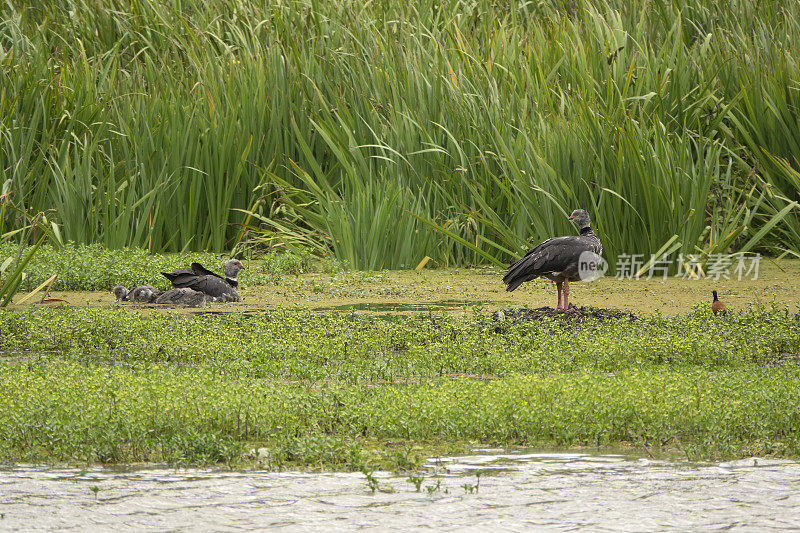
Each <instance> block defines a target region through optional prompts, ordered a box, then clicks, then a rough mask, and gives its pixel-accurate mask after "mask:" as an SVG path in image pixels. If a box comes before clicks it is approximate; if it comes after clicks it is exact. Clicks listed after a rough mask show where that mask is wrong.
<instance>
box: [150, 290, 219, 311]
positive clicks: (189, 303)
mask: <svg viewBox="0 0 800 533" xmlns="http://www.w3.org/2000/svg"><path fill="white" fill-rule="evenodd" d="M215 301H217V299H216V298H214V297H213V296H209V295H208V294H204V293H202V292H200V291H195V290H193V289H189V288H187V287H181V288H177V289H170V290H168V291H167V292H165V293H162V294H161V295H160V296H159V297H158V298H156V299H155V303H157V304H169V305H182V306H186V307H201V306H204V305H208V304H209V303H211V302H215Z"/></svg>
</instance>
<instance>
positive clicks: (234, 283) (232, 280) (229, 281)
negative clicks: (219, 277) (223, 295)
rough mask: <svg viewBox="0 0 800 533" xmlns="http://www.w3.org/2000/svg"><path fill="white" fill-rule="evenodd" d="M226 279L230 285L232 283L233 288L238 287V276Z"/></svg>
mask: <svg viewBox="0 0 800 533" xmlns="http://www.w3.org/2000/svg"><path fill="white" fill-rule="evenodd" d="M225 281H227V282H228V285H230V286H231V287H233V288H236V287H238V286H239V281H238V280H237V279H236V277H232V278H225Z"/></svg>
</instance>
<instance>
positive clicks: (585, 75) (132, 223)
mask: <svg viewBox="0 0 800 533" xmlns="http://www.w3.org/2000/svg"><path fill="white" fill-rule="evenodd" d="M798 49H800V5H798V3H797V2H794V1H775V2H769V3H764V2H757V1H755V0H745V1H742V2H733V3H731V2H728V3H725V2H723V3H720V2H716V1H713V0H680V1H675V2H649V1H647V0H636V1H632V2H629V1H623V0H602V1H589V0H577V1H570V2H562V1H559V0H549V1H544V2H533V3H531V2H523V3H518V4H515V3H512V4H508V5H505V4H503V5H501V4H497V3H495V2H491V1H490V0H473V1H463V0H448V1H445V2H441V1H439V0H436V1H434V0H423V1H422V2H414V3H407V2H383V1H377V2H351V1H340V0H323V1H309V0H288V1H284V2H280V3H275V2H271V1H270V2H267V1H263V0H256V1H251V2H235V1H231V0H213V1H205V0H203V1H197V0H180V1H178V0H175V1H171V2H163V1H154V0H105V1H101V2H97V1H94V0H92V1H89V0H61V1H59V2H30V1H28V0H9V1H7V2H5V3H4V8H3V10H2V11H0V76H2V90H0V184H1V185H2V191H0V194H8V195H11V197H13V199H14V202H15V203H16V204H17V205H19V206H20V207H21V208H22V209H24V210H26V211H28V210H33V211H34V212H38V211H46V210H52V209H55V211H56V213H57V221H58V222H59V223H60V224H61V225H62V233H63V235H64V238H65V239H66V240H70V241H74V242H76V243H83V244H88V243H99V244H102V245H103V246H105V247H107V248H122V247H125V246H139V247H145V248H147V249H150V250H169V251H182V250H215V251H218V252H221V251H223V250H230V249H232V248H234V247H236V246H238V245H240V244H248V245H257V246H268V247H276V246H288V247H293V246H296V245H298V244H303V245H307V246H311V247H314V248H316V249H318V250H332V251H333V253H334V255H335V257H336V258H337V259H339V260H341V261H346V262H348V263H349V264H350V266H351V267H354V268H360V269H378V268H403V267H406V268H408V267H413V266H414V265H416V264H417V263H418V262H419V260H420V259H422V258H423V257H424V256H425V255H428V256H431V257H433V258H434V259H435V260H436V261H437V262H438V263H439V264H443V265H464V264H475V263H484V262H486V261H493V260H494V261H496V260H500V261H506V260H508V259H509V258H510V257H511V256H512V255H514V254H515V253H517V252H518V251H519V250H520V249H521V248H522V247H524V246H525V245H526V243H527V241H528V240H532V241H540V240H542V239H543V238H545V237H548V236H551V235H552V234H554V233H566V232H568V231H571V228H570V227H569V226H568V222H567V220H566V214H568V212H569V211H570V210H571V209H572V208H573V207H575V206H577V205H587V206H589V207H590V209H591V210H592V212H593V214H594V216H595V219H596V222H597V227H598V232H599V234H600V236H601V238H602V239H603V240H604V242H605V243H606V250H607V254H608V255H609V256H611V257H613V256H616V255H617V254H618V253H620V252H625V253H644V254H649V253H655V252H656V251H658V250H660V249H661V248H662V246H663V245H665V244H666V243H670V246H669V249H672V251H680V252H683V253H694V252H698V251H699V252H701V253H706V254H708V253H717V252H721V253H728V252H729V251H730V250H735V251H751V250H754V249H756V248H758V249H760V250H767V251H770V252H772V253H774V254H776V255H778V254H782V253H795V254H796V253H797V252H798V249H800V219H799V218H798V210H797V204H796V203H795V202H796V201H797V200H800V173H799V172H798V171H799V170H800V164H798V160H797V159H796V158H797V154H798V153H800V149H798V146H797V139H800V121H798V118H797V116H796V113H795V111H794V110H795V109H796V108H797V107H798V103H800V93H798V91H797V90H796V89H797V87H798V82H800V62H799V61H798V57H797V50H798ZM12 222H13V221H12ZM409 235H413V236H414V237H413V238H409ZM673 236H677V237H675V239H674V240H672V239H673ZM612 266H613V265H612Z"/></svg>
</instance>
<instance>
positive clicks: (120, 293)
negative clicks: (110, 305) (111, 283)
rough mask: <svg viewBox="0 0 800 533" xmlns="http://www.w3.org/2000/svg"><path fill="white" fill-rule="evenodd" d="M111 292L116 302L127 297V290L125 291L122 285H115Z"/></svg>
mask: <svg viewBox="0 0 800 533" xmlns="http://www.w3.org/2000/svg"><path fill="white" fill-rule="evenodd" d="M111 292H113V293H114V296H116V298H117V300H124V299H125V297H126V296H128V289H126V288H125V287H123V286H122V285H117V286H116V287H114V288H113V289H111Z"/></svg>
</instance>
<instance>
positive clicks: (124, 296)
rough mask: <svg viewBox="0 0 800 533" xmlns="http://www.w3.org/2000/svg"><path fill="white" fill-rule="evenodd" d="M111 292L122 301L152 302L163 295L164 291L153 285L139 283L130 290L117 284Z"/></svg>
mask: <svg viewBox="0 0 800 533" xmlns="http://www.w3.org/2000/svg"><path fill="white" fill-rule="evenodd" d="M111 292H113V293H114V296H116V297H117V300H119V301H121V302H139V303H152V302H154V301H155V300H156V298H158V297H159V296H161V294H162V293H163V292H164V291H160V290H158V289H156V288H155V287H153V286H152V285H139V286H138V287H134V288H133V290H130V291H129V290H128V289H127V288H126V287H123V286H122V285H117V286H116V287H114V288H113V289H111Z"/></svg>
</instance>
